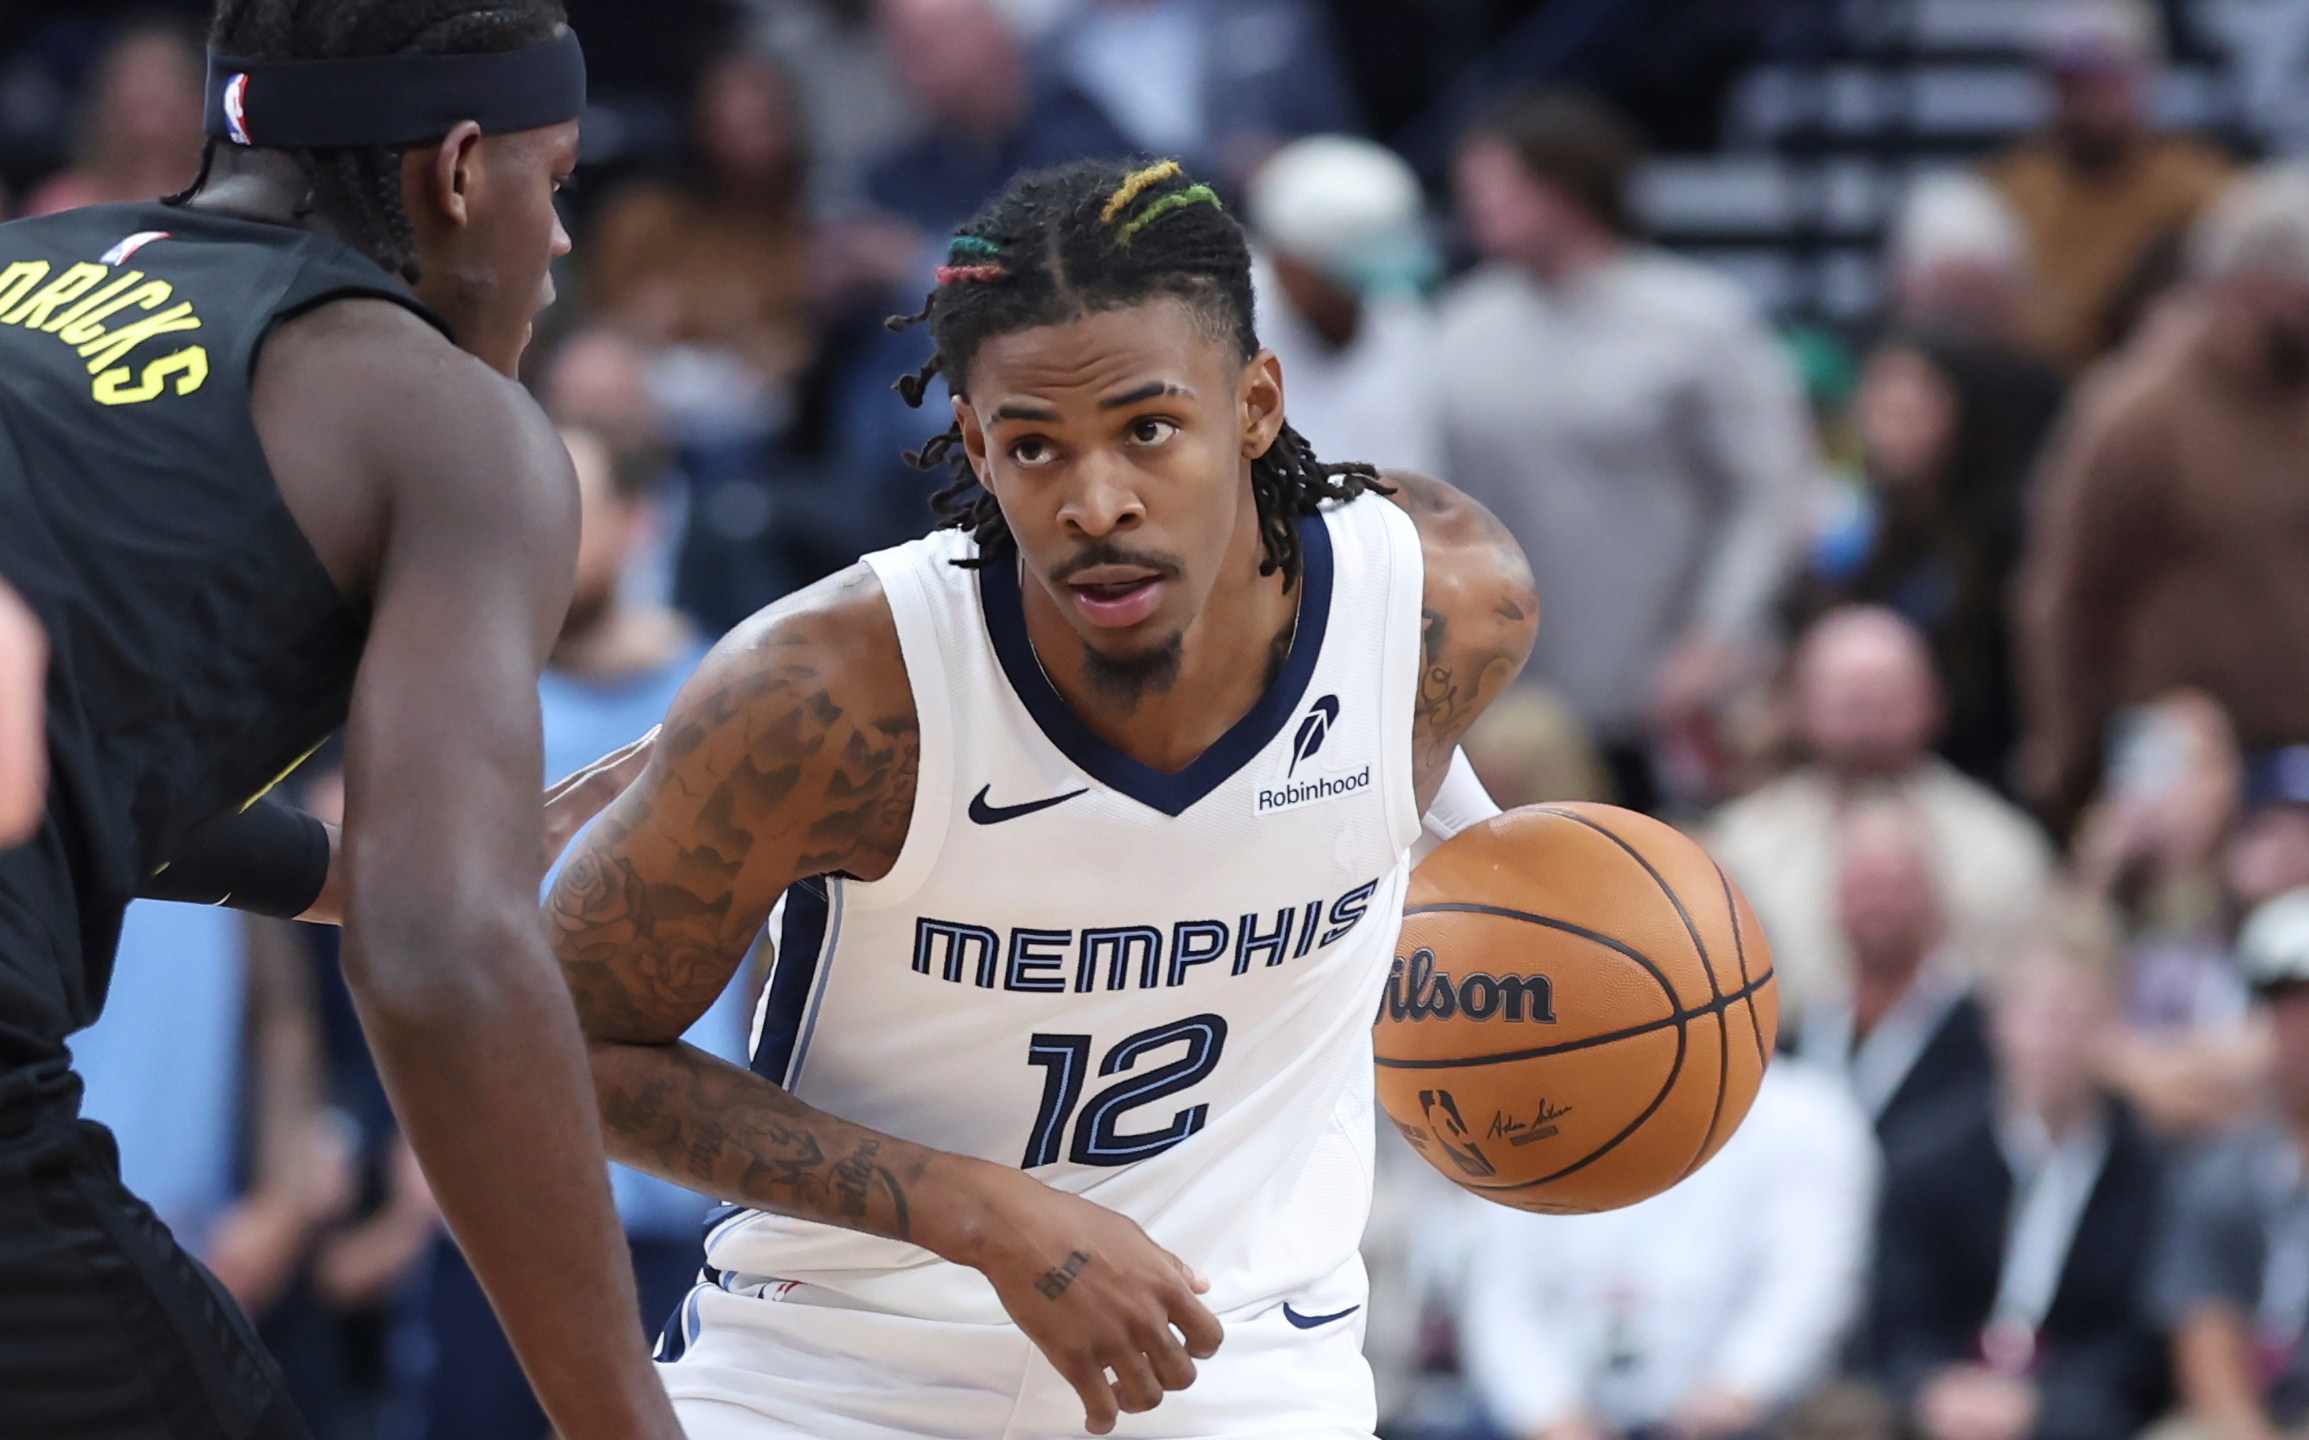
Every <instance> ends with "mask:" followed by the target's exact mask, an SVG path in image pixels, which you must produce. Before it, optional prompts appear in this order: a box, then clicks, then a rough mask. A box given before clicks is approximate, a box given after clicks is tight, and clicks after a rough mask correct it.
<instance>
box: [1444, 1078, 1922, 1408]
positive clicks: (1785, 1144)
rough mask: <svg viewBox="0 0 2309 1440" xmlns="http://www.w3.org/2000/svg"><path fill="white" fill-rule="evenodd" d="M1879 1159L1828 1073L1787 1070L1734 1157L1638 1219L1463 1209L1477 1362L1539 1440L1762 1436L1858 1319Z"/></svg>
mask: <svg viewBox="0 0 2309 1440" xmlns="http://www.w3.org/2000/svg"><path fill="white" fill-rule="evenodd" d="M1876 1178H1877V1156H1876V1146H1875V1143H1874V1140H1873V1137H1872V1136H1871V1135H1870V1133H1869V1129H1868V1119H1867V1116H1866V1115H1864V1114H1862V1113H1861V1111H1860V1108H1859V1107H1858V1106H1857V1105H1856V1104H1854V1103H1853V1101H1852V1099H1851V1097H1850V1095H1849V1094H1847V1093H1846V1092H1845V1090H1844V1088H1843V1086H1842V1085H1841V1084H1839V1083H1838V1082H1837V1081H1836V1080H1835V1079H1834V1078H1833V1077H1830V1076H1827V1075H1823V1074H1821V1073H1818V1072H1816V1071H1814V1070H1811V1069H1809V1068H1807V1067H1806V1066H1805V1065H1804V1064H1803V1063H1801V1062H1798V1061H1785V1060H1784V1061H1781V1062H1779V1063H1776V1064H1775V1065H1773V1067H1772V1069H1771V1070H1770V1071H1769V1072H1768V1073H1767V1074H1766V1075H1765V1077H1764V1085H1763V1089H1762V1090H1761V1091H1760V1092H1759V1093H1758V1095H1757V1097H1756V1104H1755V1108H1754V1109H1752V1110H1751V1111H1750V1112H1749V1114H1748V1118H1747V1119H1746V1121H1745V1122H1743V1123H1742V1125H1741V1126H1740V1129H1739V1130H1738V1132H1737V1133H1735V1134H1734V1135H1733V1136H1732V1138H1731V1140H1730V1141H1728V1142H1727V1143H1726V1144H1725V1146H1724V1148H1723V1150H1722V1151H1721V1152H1720V1153H1719V1154H1718V1155H1717V1156H1716V1157H1715V1158H1714V1159H1713V1160H1710V1161H1709V1162H1708V1163H1707V1164H1706V1165H1704V1166H1702V1167H1701V1168H1700V1169H1699V1170H1698V1171H1697V1172H1695V1173H1694V1174H1693V1175H1692V1176H1691V1177H1690V1178H1688V1179H1686V1180H1684V1181H1683V1182H1681V1183H1680V1184H1678V1185H1676V1186H1675V1187H1674V1188H1673V1189H1670V1190H1668V1191H1666V1192H1664V1193H1662V1194H1660V1195H1656V1196H1654V1197H1652V1198H1651V1199H1649V1200H1646V1201H1643V1202H1642V1203H1641V1204H1637V1205H1631V1206H1629V1207H1628V1208H1626V1209H1624V1210H1613V1211H1607V1212H1605V1213H1603V1214H1599V1215H1575V1216H1539V1215H1527V1214H1524V1213H1522V1212H1519V1211H1513V1210H1508V1209H1505V1208H1503V1207H1499V1206H1494V1205H1491V1204H1488V1203H1486V1202H1483V1201H1480V1200H1476V1199H1473V1198H1472V1197H1470V1198H1468V1199H1466V1200H1464V1201H1462V1202H1461V1203H1462V1204H1464V1205H1465V1206H1466V1207H1467V1208H1468V1212H1469V1213H1468V1223H1469V1225H1470V1227H1471V1228H1473V1229H1474V1230H1475V1242H1474V1244H1473V1246H1472V1247H1471V1248H1472V1250H1473V1252H1474V1255H1475V1256H1476V1260H1475V1263H1474V1264H1473V1265H1472V1266H1471V1269H1470V1274H1469V1277H1468V1290H1467V1301H1466V1309H1465V1312H1464V1314H1463V1315H1462V1317H1461V1335H1460V1346H1461V1354H1462V1359H1463V1361H1464V1363H1465V1364H1466V1366H1467V1368H1468V1373H1469V1375H1470V1377H1471V1378H1472V1379H1473V1380H1474V1382H1475V1386H1476V1389H1477V1391H1478V1393H1479V1394H1480V1395H1481V1396H1482V1398H1483V1400H1484V1402H1485V1404H1486V1406H1487V1407H1488V1408H1489V1410H1490V1412H1491V1414H1492V1417H1493V1419H1494V1420H1495V1422H1496V1423H1498V1425H1499V1426H1500V1427H1501V1428H1502V1429H1503V1430H1504V1431H1505V1432H1506V1433H1507V1434H1509V1435H1513V1436H1518V1437H1529V1440H1539V1437H1547V1440H1596V1437H1602V1436H1608V1435H1626V1434H1631V1433H1634V1432H1637V1431H1640V1430H1645V1429H1649V1428H1652V1427H1658V1426H1669V1427H1673V1428H1674V1429H1676V1430H1678V1431H1679V1432H1681V1433H1683V1434H1685V1435H1689V1436H1694V1437H1709V1436H1731V1435H1739V1434H1745V1433H1748V1432H1751V1431H1754V1430H1755V1429H1757V1428H1758V1427H1760V1426H1762V1425H1763V1424H1765V1423H1766V1422H1768V1421H1769V1420H1770V1419H1771V1418H1772V1417H1773V1416H1774V1415H1775V1414H1776V1413H1777V1412H1779V1411H1781V1410H1782V1409H1784V1408H1785V1407H1786V1406H1788V1405H1789V1404H1791V1403H1793V1402H1795V1401H1797V1400H1799V1399H1801V1398H1802V1397H1803V1396H1804V1395H1805V1394H1807V1393H1808V1391H1809V1390H1810V1388H1811V1387H1812V1386H1813V1385H1815V1384H1817V1383H1818V1382H1819V1381H1821V1380H1822V1379H1824V1378H1826V1377H1827V1375H1828V1374H1829V1371H1830V1367H1831V1366H1832V1364H1833V1362H1834V1359H1835V1355H1836V1351H1837V1347H1838V1345H1839V1343H1840V1341H1841V1340H1842V1339H1843V1336H1844V1334H1845V1331H1846V1330H1847V1328H1848V1327H1849V1326H1850V1324H1851V1322H1852V1321H1853V1319H1854V1317H1855V1316H1856V1315H1857V1314H1858V1312H1859V1307H1860V1302H1861V1297H1862V1294H1863V1291H1864V1287H1865V1284H1866V1268H1867V1252H1868V1230H1869V1222H1870V1216H1871V1213H1872V1211H1873V1208H1874V1204H1875V1189H1876Z"/></svg>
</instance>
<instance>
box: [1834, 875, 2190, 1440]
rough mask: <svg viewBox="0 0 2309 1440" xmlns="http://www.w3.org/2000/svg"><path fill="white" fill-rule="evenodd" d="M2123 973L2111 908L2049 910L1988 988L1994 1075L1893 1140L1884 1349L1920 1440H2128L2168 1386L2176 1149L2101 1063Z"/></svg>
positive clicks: (1882, 1248) (1881, 1360)
mask: <svg viewBox="0 0 2309 1440" xmlns="http://www.w3.org/2000/svg"><path fill="white" fill-rule="evenodd" d="M2118 990H2119V981H2118V976H2117V955H2116V935H2115V927H2114V925H2113V924H2111V923H2110V921H2109V918H2108V917H2107V916H2106V915H2105V914H2103V913H2101V912H2100V911H2099V910H2097V909H2096V908H2091V907H2087V906H2082V905H2077V904H2074V903H2071V904H2069V905H2066V906H2056V907H2053V908H2051V909H2050V910H2048V912H2047V913H2046V914H2045V915H2044V916H2042V917H2040V918H2039V919H2038V920H2037V921H2036V922H2035V923H2034V924H2033V925H2031V926H2030V927H2029V928H2028V929H2027V930H2026V931H2025V932H2024V933H2023V935H2022V937H2021V938H2020V940H2019V941H2018V943H2017V944H2014V945H2012V946H2011V947H2010V948H2009V950H2008V951H2007V953H2006V954H2005V955H2004V956H2002V957H2001V959H2000V963H1999V964H1998V966H1997V968H1996V973H1995V977H1994V979H1992V980H1991V981H1990V982H1989V984H1988V987H1987V996H1988V1006H1989V1036H1990V1043H1991V1048H1992V1049H1993V1051H1994V1053H1995V1058H1996V1085H1995V1091H1994V1094H1993V1095H1992V1096H1991V1097H1989V1098H1988V1101H1987V1103H1985V1104H1983V1103H1979V1101H1978V1100H1977V1099H1975V1098H1968V1099H1966V1100H1964V1101H1961V1102H1959V1104H1958V1107H1957V1108H1954V1109H1952V1110H1945V1111H1943V1112H1941V1113H1940V1115H1939V1116H1938V1117H1936V1118H1937V1122H1938V1123H1937V1128H1934V1129H1931V1130H1925V1129H1923V1128H1922V1127H1921V1126H1920V1127H1919V1134H1918V1137H1917V1141H1916V1143H1915V1144H1914V1145H1913V1146H1912V1147H1910V1148H1908V1149H1906V1150H1894V1151H1893V1152H1891V1154H1890V1155H1889V1157H1888V1160H1887V1164H1886V1168H1885V1175H1884V1207H1883V1212H1882V1216H1881V1218H1880V1220H1879V1223H1878V1243H1877V1252H1876V1279H1875V1293H1874V1296H1873V1297H1872V1303H1871V1307H1870V1308H1871V1316H1872V1328H1873V1335H1872V1337H1871V1346H1870V1348H1871V1350H1872V1351H1873V1352H1874V1360H1875V1366H1874V1368H1875V1371H1876V1374H1877V1376H1878V1377H1879V1379H1880V1380H1881V1381H1882V1383H1883V1384H1884V1385H1885V1386H1886V1387H1887V1388H1889V1389H1890V1390H1891V1391H1892V1393H1893V1395H1894V1396H1895V1398H1896V1399H1897V1400H1898V1402H1899V1403H1900V1405H1901V1406H1902V1408H1903V1409H1905V1410H1906V1411H1907V1413H1908V1415H1909V1424H1910V1429H1911V1431H1912V1433H1914V1434H1916V1435H1917V1436H1919V1437H1921V1440H2029V1437H2031V1436H2033V1437H2036V1440H2129V1437H2131V1436H2133V1435H2135V1434H2137V1433H2138V1432H2139V1431H2140V1429H2141V1427H2142V1426H2143V1425H2145V1424H2146V1423H2147V1422H2148V1421H2150V1420H2151V1419H2153V1418H2155V1416H2156V1414H2157V1411H2158V1408H2159V1407H2160V1406H2161V1405H2162V1404H2163V1401H2164V1392H2165V1390H2166V1386H2165V1384H2164V1377H2163V1375H2162V1373H2161V1367H2160V1366H2159V1364H2158V1358H2159V1350H2160V1341H2159V1337H2158V1334H2157V1332H2156V1330H2155V1328H2154V1327H2153V1326H2152V1325H2151V1323H2150V1321H2149V1319H2148V1305H2147V1303H2146V1301H2147V1297H2146V1291H2145V1286H2146V1272H2147V1254H2148V1250H2149V1243H2150V1240H2151V1238H2152V1236H2153V1235H2154V1233H2155V1227H2156V1222H2157V1206H2158V1202H2159V1197H2160V1192H2161V1190H2162V1187H2163V1184H2164V1160H2163V1157H2162V1155H2161V1154H2160V1153H2159V1151H2158V1150H2157V1148H2156V1147H2155V1146H2154V1145H2153V1144H2152V1143H2151V1142H2150V1140H2149V1139H2148V1138H2147V1136H2146V1135H2145V1134H2144V1133H2143V1131H2142V1130H2141V1128H2140V1126H2139V1124H2138V1123H2137V1122H2136V1121H2135V1120H2134V1118H2133V1116H2132V1114H2131V1112H2130V1111H2129V1110H2128V1109H2127V1108H2126V1107H2125V1106H2124V1104H2123V1103H2122V1102H2121V1101H2119V1100H2117V1099H2115V1098H2114V1097H2112V1096H2111V1095H2109V1094H2108V1093H2107V1092H2106V1091H2105V1090H2104V1089H2103V1088H2102V1086H2101V1083H2100V1079H2099V1076H2100V1063H2101V1058H2102V1052H2103V1048H2104V1046H2105V1045H2106V1044H2107V1043H2108V1041H2109V1040H2110V1038H2111V1037H2112V1036H2113V1034H2114V1033H2115V1030H2116V1027H2117V1024H2118V1015H2119V1004H2118Z"/></svg>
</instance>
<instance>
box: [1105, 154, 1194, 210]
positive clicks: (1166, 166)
mask: <svg viewBox="0 0 2309 1440" xmlns="http://www.w3.org/2000/svg"><path fill="white" fill-rule="evenodd" d="M1178 173H1179V162H1178V161H1176V160H1161V161H1157V162H1156V163H1154V164H1152V165H1149V166H1147V167H1146V168H1145V169H1144V170H1133V171H1132V172H1131V173H1130V174H1128V175H1126V176H1124V177H1123V182H1122V183H1121V184H1120V185H1117V186H1116V187H1115V190H1114V193H1113V194H1112V195H1109V196H1108V197H1107V200H1106V208H1105V209H1104V210H1101V211H1099V212H1098V218H1099V221H1100V223H1101V224H1106V225H1112V224H1113V223H1114V219H1115V217H1116V216H1117V215H1120V214H1121V213H1122V212H1123V211H1125V210H1128V209H1129V208H1130V202H1131V201H1133V200H1136V199H1137V198H1138V197H1139V196H1141V195H1144V194H1145V193H1146V191H1147V187H1148V186H1150V185H1159V184H1161V183H1162V182H1163V181H1165V180H1168V179H1170V178H1171V177H1172V176H1173V175H1176V174H1178Z"/></svg>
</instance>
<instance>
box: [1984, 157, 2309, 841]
mask: <svg viewBox="0 0 2309 1440" xmlns="http://www.w3.org/2000/svg"><path fill="white" fill-rule="evenodd" d="M2189 266H2190V269H2191V271H2192V280H2193V284H2192V287H2191V289H2190V290H2189V291H2187V292H2185V293H2184V294H2183V295H2181V296H2179V297H2177V298H2176V299H2175V300H2174V301H2172V302H2171V303H2170V304H2168V305H2167V306H2166V307H2165V309H2164V310H2163V311H2162V312H2161V313H2160V314H2159V315H2158V316H2157V317H2156V318H2155V319H2154V320H2152V322H2151V323H2150V324H2149V326H2148V327H2147V328H2146V329H2145V330H2144V331H2143V332H2142V334H2141V335H2140V336H2139V337H2137V338H2136V339H2135V341H2134V342H2133V343H2132V344H2131V345H2130V346H2129V347H2128V348H2127V349H2126V350H2125V351H2124V352H2123V353H2122V354H2120V355H2119V356H2118V357H2117V358H2115V359H2113V360H2112V361H2110V362H2109V364H2108V365H2107V366H2106V367H2105V368H2104V370H2103V371H2102V372H2100V373H2099V374H2098V375H2096V376H2095V378H2094V379H2093V380H2092V381H2091V382H2090V383H2089V384H2088V385H2087V386H2086V387H2085V391H2084V393H2083V394H2082V395H2081V396H2080V397H2079V399H2078V401H2077V402H2076V404H2075V406H2074V409H2073V411H2072V413H2071V415H2070V416H2069V418H2068V420H2067V421H2066V422H2065V423H2064V425H2063V427H2062V433H2061V434H2060V435H2059V436H2057V437H2056V439H2055V441H2054V443H2053V447H2052V450H2051V452H2050V454H2049V455H2048V457H2047V460H2046V465H2045V471H2044V473H2043V476H2042V477H2041V482H2040V483H2041V485H2042V489H2041V492H2040V494H2039V496H2038V497H2037V512H2036V515H2035V517H2034V527H2035V533H2034V534H2033V536H2032V537H2031V539H2030V541H2029V546H2028V553H2027V556H2026V558H2025V560H2024V565H2023V571H2022V576H2021V580H2020V585H2019V615H2018V629H2019V638H2020V655H2021V681H2022V690H2023V695H2024V701H2025V704H2026V708H2027V712H2028V714H2027V730H2028V733H2027V738H2026V740H2025V741H2024V748H2023V766H2024V771H2025V775H2024V778H2025V780H2026V781H2027V783H2028V784H2029V787H2030V789H2031V790H2032V791H2033V792H2034V793H2035V795H2036V798H2038V799H2039V800H2040V801H2042V802H2043V803H2044V804H2045V806H2046V808H2047V810H2048V811H2049V812H2051V813H2055V814H2059V813H2065V812H2066V811H2067V810H2068V809H2069V807H2071V806H2073V805H2074V804H2075V803H2076V802H2077V801H2078V800H2079V799H2081V798H2082V796H2083V794H2084V793H2085V790H2086V787H2087V786H2089V784H2090V782H2091V779H2092V774H2093V771H2094V769H2095V766H2096V762H2097V758H2098V751H2099V747H2100V744H2101V740H2102V733H2103V729H2104V727H2105V726H2106V725H2107V724H2108V722H2109V721H2110V720H2111V719H2112V718H2113V717H2114V716H2115V715H2116V713H2117V711H2118V710H2119V708H2120V707H2124V706H2128V705H2137V704H2141V703H2144V702H2146V701H2148V700H2150V699H2152V698H2154V697H2156V696H2158V695H2161V694H2163V693H2165V692H2167V691H2170V690H2174V689H2179V688H2183V687H2194V688H2197V689H2200V690H2203V691H2204V692H2205V693H2207V694H2209V695H2210V696H2212V697H2213V698H2214V699H2215V700H2217V701H2218V702H2219V703H2220V704H2221V706H2222V707H2223V708H2224V709H2225V710H2227V711H2228V713H2229V715H2230V716H2231V718H2232V719H2233V720H2234V721H2235V724H2236V729H2237V736H2238V739H2239V740H2240V742H2241V743H2242V744H2243V745H2244V746H2245V747H2246V748H2247V749H2263V748H2271V747H2275V746H2280V745H2286V744H2294V743H2299V742H2302V741H2309V167H2303V166H2298V165H2291V166H2284V167H2274V168H2271V169H2268V170H2265V171H2262V172H2260V173H2258V174H2256V175H2255V176H2253V177H2251V178H2250V179H2248V180H2247V181H2245V182H2242V183H2241V184H2240V185H2239V186H2238V187H2237V188H2236V189H2235V190H2234V191H2232V192H2231V193H2230V194H2229V195H2228V196H2226V197H2224V198H2223V200H2222V201H2221V202H2220V203H2219V204H2218V205H2217V206H2216V207H2215V209H2214V210H2213V212H2212V213H2211V214H2210V215H2209V216H2208V217H2207V218H2206V220H2205V222H2204V223H2203V225H2202V226H2200V228H2199V229H2198V231H2197V233H2196V235H2195V236H2194V238H2193V240H2192V244H2191V247H2190V255H2189Z"/></svg>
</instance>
